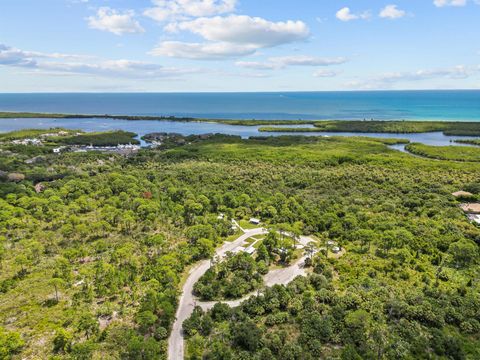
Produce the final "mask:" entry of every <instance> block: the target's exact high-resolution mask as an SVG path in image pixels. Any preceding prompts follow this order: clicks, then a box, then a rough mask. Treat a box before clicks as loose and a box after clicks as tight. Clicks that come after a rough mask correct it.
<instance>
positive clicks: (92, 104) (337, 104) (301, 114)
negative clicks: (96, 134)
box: [0, 90, 480, 121]
mask: <svg viewBox="0 0 480 360" xmlns="http://www.w3.org/2000/svg"><path fill="white" fill-rule="evenodd" d="M0 111H25V112H50V113H74V114H111V115H166V116H169V115H172V116H189V117H201V118H215V119H218V118H229V119H265V120H271V119H285V120H296V119H305V120H307V119H308V120H312V119H339V120H363V119H377V120H441V121H447V120H452V121H480V90H462V91H449V90H448V91H447V90H445V91H352V92H278V93H271V92H270V93H268V92H265V93H62V94H38V93H37V94H0Z"/></svg>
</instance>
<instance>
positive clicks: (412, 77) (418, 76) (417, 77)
mask: <svg viewBox="0 0 480 360" xmlns="http://www.w3.org/2000/svg"><path fill="white" fill-rule="evenodd" d="M478 70H479V69H478V68H475V67H467V66H465V65H458V66H455V67H451V68H445V69H433V70H418V71H414V72H397V73H389V74H384V75H382V76H380V77H378V78H377V79H376V80H378V81H381V82H397V81H421V80H428V79H435V78H448V79H466V78H468V77H470V76H471V75H473V74H474V73H476V72H478Z"/></svg>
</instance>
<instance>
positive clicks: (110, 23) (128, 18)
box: [87, 7, 145, 35]
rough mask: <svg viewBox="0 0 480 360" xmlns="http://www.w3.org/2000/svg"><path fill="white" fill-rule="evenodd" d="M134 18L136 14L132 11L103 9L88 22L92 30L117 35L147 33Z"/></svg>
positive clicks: (89, 18)
mask: <svg viewBox="0 0 480 360" xmlns="http://www.w3.org/2000/svg"><path fill="white" fill-rule="evenodd" d="M134 17H135V12H134V11H132V10H127V11H124V12H119V11H117V10H114V9H110V8H108V7H102V8H100V9H98V11H97V14H96V16H90V17H88V18H87V20H88V26H89V27H90V28H91V29H97V30H102V31H108V32H111V33H113V34H115V35H123V34H127V33H130V34H135V33H142V32H145V30H144V29H143V28H142V27H141V26H140V23H139V22H138V21H137V20H135V18H134Z"/></svg>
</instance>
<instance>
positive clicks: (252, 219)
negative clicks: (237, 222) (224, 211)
mask: <svg viewBox="0 0 480 360" xmlns="http://www.w3.org/2000/svg"><path fill="white" fill-rule="evenodd" d="M249 222H250V224H254V225H259V224H260V219H256V218H251V219H250V220H249Z"/></svg>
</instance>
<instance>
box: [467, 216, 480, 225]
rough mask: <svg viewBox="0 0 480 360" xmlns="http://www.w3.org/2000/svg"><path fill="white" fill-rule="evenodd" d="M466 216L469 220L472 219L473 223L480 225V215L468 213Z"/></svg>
mask: <svg viewBox="0 0 480 360" xmlns="http://www.w3.org/2000/svg"><path fill="white" fill-rule="evenodd" d="M467 217H468V219H469V220H470V221H473V222H474V223H477V224H478V225H480V215H475V214H468V215H467Z"/></svg>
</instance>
